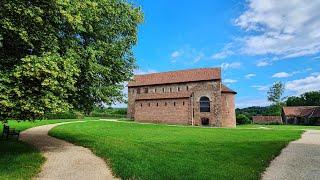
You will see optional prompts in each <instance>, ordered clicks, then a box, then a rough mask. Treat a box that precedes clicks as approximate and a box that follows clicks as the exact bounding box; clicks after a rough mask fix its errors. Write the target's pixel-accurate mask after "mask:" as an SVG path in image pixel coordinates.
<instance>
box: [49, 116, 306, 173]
mask: <svg viewBox="0 0 320 180" xmlns="http://www.w3.org/2000/svg"><path fill="white" fill-rule="evenodd" d="M302 132H303V131H302V130H295V131H293V130H272V129H271V130H270V129H269V130H264V129H241V128H234V129H226V128H220V129H219V128H199V127H174V126H166V125H152V124H151V125H148V124H147V125H146V124H138V123H125V122H103V121H101V122H86V123H76V124H67V125H62V126H58V127H55V128H54V129H53V130H51V131H50V135H52V136H55V137H58V138H61V139H65V140H67V141H70V142H73V143H75V144H78V145H81V146H84V147H88V148H90V149H92V150H93V152H94V153H96V154H97V155H98V156H100V157H103V158H104V159H105V160H106V161H107V162H108V164H109V166H111V168H112V170H113V172H114V173H115V174H116V176H118V177H120V178H123V179H259V178H260V175H261V173H262V172H263V171H264V170H265V168H266V167H267V166H268V164H269V162H270V161H271V160H272V159H273V158H274V157H275V156H277V155H278V154H279V153H280V151H281V149H282V148H284V147H285V146H286V145H287V144H288V143H289V142H290V141H292V140H295V139H298V138H299V137H300V135H301V133H302Z"/></svg>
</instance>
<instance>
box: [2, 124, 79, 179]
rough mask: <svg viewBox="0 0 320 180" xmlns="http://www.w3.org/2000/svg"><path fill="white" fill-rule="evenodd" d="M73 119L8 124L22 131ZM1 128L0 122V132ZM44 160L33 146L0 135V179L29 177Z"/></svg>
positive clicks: (33, 174)
mask: <svg viewBox="0 0 320 180" xmlns="http://www.w3.org/2000/svg"><path fill="white" fill-rule="evenodd" d="M74 120H76V119H74ZM74 120H71V119H69V120H37V121H31V122H30V121H25V122H18V121H9V126H10V128H16V130H21V131H22V130H25V129H28V128H31V127H35V126H41V125H45V124H53V123H59V122H66V121H74ZM2 129H3V125H2V123H0V133H1V134H2ZM44 161H45V159H44V157H43V156H42V155H41V154H40V152H39V151H38V150H37V149H35V148H34V147H32V146H30V145H28V144H26V143H23V142H21V141H17V140H15V139H14V138H10V139H9V140H6V139H1V137H0V179H31V178H32V177H34V176H35V175H36V174H37V173H38V172H39V171H40V168H41V165H42V164H43V163H44Z"/></svg>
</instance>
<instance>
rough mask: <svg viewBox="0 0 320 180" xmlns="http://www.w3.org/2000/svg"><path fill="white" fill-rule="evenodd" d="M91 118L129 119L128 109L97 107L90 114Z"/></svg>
mask: <svg viewBox="0 0 320 180" xmlns="http://www.w3.org/2000/svg"><path fill="white" fill-rule="evenodd" d="M89 116H91V117H103V118H126V117H127V108H112V107H109V108H103V107H96V108H94V110H93V111H92V112H91V113H90V114H89Z"/></svg>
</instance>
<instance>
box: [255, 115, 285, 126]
mask: <svg viewBox="0 0 320 180" xmlns="http://www.w3.org/2000/svg"><path fill="white" fill-rule="evenodd" d="M252 121H253V123H256V124H269V123H282V118H281V116H252Z"/></svg>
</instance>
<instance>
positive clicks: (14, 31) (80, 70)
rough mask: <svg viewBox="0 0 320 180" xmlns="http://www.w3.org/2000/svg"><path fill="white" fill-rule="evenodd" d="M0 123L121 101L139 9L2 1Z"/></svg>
mask: <svg viewBox="0 0 320 180" xmlns="http://www.w3.org/2000/svg"><path fill="white" fill-rule="evenodd" d="M0 17H1V19H0V74H1V80H0V108H1V112H0V118H1V119H6V118H9V117H10V118H12V117H14V118H19V119H36V118H39V117H42V116H43V114H45V113H52V112H56V111H65V110H68V109H70V108H75V109H78V110H81V111H84V112H86V113H89V112H90V111H91V110H92V109H93V108H94V107H95V106H96V105H99V104H101V103H102V102H103V103H106V104H111V103H113V102H114V101H121V100H123V94H122V91H121V90H122V88H123V85H122V82H124V81H127V80H129V79H130V78H131V76H132V73H133V69H134V68H135V58H134V55H133V52H132V47H133V46H134V45H135V44H136V42H137V30H138V25H139V24H140V23H141V22H142V21H143V15H142V12H141V9H140V8H138V7H136V6H135V5H134V4H131V3H128V2H127V1H125V0H73V1H69V0H47V1H37V0H3V1H2V2H1V3H0Z"/></svg>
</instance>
